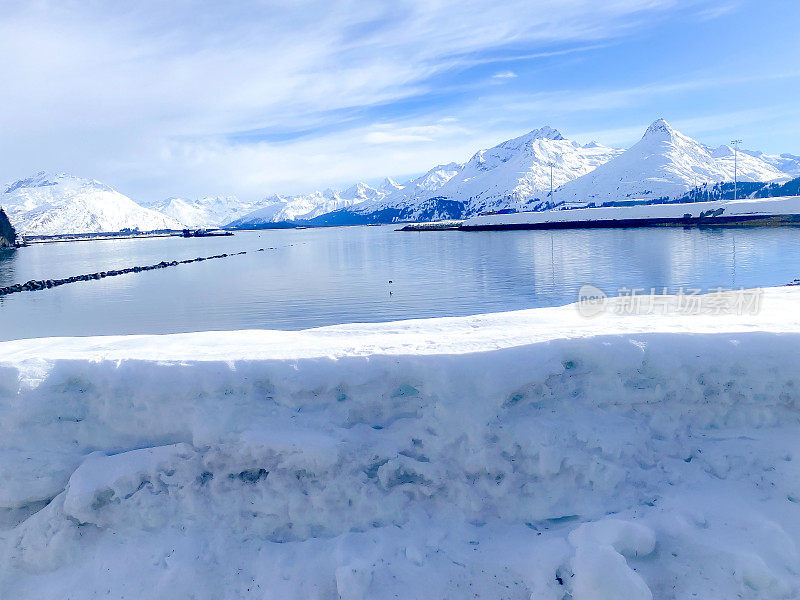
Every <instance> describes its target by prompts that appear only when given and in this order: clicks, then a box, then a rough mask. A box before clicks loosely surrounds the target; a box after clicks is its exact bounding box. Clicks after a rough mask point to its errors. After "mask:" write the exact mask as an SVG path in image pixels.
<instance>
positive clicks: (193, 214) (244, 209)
mask: <svg viewBox="0 0 800 600" xmlns="http://www.w3.org/2000/svg"><path fill="white" fill-rule="evenodd" d="M147 207H148V208H152V209H153V210H157V211H158V212H160V213H163V214H165V215H167V216H168V217H172V218H173V219H175V220H176V221H178V222H180V223H182V224H183V225H185V226H187V227H222V226H224V225H227V224H228V223H230V222H231V221H233V220H234V219H236V218H238V217H240V216H242V215H244V214H246V213H249V212H251V211H253V210H255V209H256V208H257V207H258V203H255V202H245V201H243V200H240V199H239V198H237V197H236V196H207V197H204V198H199V199H197V200H189V199H186V198H167V199H166V200H163V201H161V202H155V203H153V204H148V205H147Z"/></svg>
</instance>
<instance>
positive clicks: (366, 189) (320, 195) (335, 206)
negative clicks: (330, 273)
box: [230, 179, 396, 227]
mask: <svg viewBox="0 0 800 600" xmlns="http://www.w3.org/2000/svg"><path fill="white" fill-rule="evenodd" d="M395 185H396V184H395V183H394V182H393V181H391V180H390V179H386V181H384V184H383V185H382V186H381V187H380V188H373V187H370V186H369V185H367V184H366V183H357V184H355V185H353V186H351V187H349V188H347V189H346V190H343V191H341V192H340V191H336V190H333V189H327V190H325V191H322V192H312V193H311V194H306V195H302V194H300V195H296V196H279V195H277V194H273V195H272V196H267V198H266V199H265V200H264V201H263V202H261V203H260V204H261V206H260V207H259V208H257V209H256V210H254V211H252V212H247V213H246V214H244V215H242V216H241V217H240V218H239V219H236V220H235V221H233V222H232V223H230V225H231V227H242V226H252V225H263V224H266V223H278V222H283V221H308V220H310V219H314V218H315V217H318V216H320V215H324V214H327V213H330V212H334V211H337V210H341V209H345V208H349V207H351V206H354V205H356V204H363V203H367V202H370V201H372V200H376V199H378V198H382V197H384V196H385V195H386V194H387V193H388V192H389V190H390V189H393V186H395ZM241 214H242V213H240V215H241Z"/></svg>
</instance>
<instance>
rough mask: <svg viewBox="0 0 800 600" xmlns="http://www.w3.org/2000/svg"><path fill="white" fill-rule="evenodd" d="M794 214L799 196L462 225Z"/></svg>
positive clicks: (487, 219) (520, 215) (551, 213)
mask: <svg viewBox="0 0 800 600" xmlns="http://www.w3.org/2000/svg"><path fill="white" fill-rule="evenodd" d="M712 214H714V216H713V217H712V216H711V215H712ZM704 215H705V216H704ZM792 215H800V196H782V197H775V198H757V199H746V200H711V201H709V202H689V203H673V204H639V205H634V206H605V207H597V208H574V209H569V210H548V211H540V212H517V213H508V214H499V215H497V214H495V215H479V216H476V217H472V218H470V219H467V220H466V221H464V223H463V225H462V226H463V227H465V228H471V227H478V228H480V227H502V226H514V225H541V224H545V223H587V222H592V221H600V222H608V223H613V222H615V221H621V222H630V221H641V222H642V223H647V222H651V221H662V220H663V221H670V220H671V221H675V222H680V221H681V220H682V219H684V218H689V219H694V220H695V222H696V220H697V219H700V218H701V217H703V218H707V219H709V220H708V221H707V222H708V223H711V222H713V219H714V218H715V217H718V218H719V221H720V222H721V221H722V219H733V218H768V217H788V216H792ZM637 224H638V223H637ZM651 224H652V223H651Z"/></svg>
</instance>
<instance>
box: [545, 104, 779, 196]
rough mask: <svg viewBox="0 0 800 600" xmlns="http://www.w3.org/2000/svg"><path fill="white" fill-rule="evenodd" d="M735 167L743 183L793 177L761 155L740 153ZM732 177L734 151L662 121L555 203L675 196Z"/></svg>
mask: <svg viewBox="0 0 800 600" xmlns="http://www.w3.org/2000/svg"><path fill="white" fill-rule="evenodd" d="M737 163H738V165H737V166H738V169H737V170H738V173H737V176H738V179H739V180H740V181H774V180H781V179H789V178H790V176H789V174H787V173H785V172H783V171H781V170H779V169H778V168H777V167H776V166H775V165H774V164H772V163H771V162H769V161H767V160H764V159H763V158H760V157H759V156H757V153H745V152H739V153H738V159H737ZM733 177H734V157H733V149H731V148H729V147H728V146H721V147H719V148H714V149H711V148H709V147H707V146H705V145H703V144H701V143H699V142H697V141H695V140H693V139H692V138H690V137H688V136H685V135H683V134H682V133H680V132H678V131H676V130H675V129H673V128H672V127H671V126H670V125H669V123H667V122H666V121H665V120H664V119H658V120H657V121H655V122H653V123H652V124H651V125H650V126H649V127H648V128H647V131H645V133H644V136H643V137H642V139H641V140H640V141H638V142H637V143H636V144H634V145H633V146H631V148H630V149H628V150H626V151H625V152H623V153H622V154H620V155H619V156H616V157H615V158H613V159H612V160H610V161H608V162H607V163H605V164H603V165H601V166H599V167H597V168H596V169H594V170H593V171H591V172H590V173H588V174H586V175H583V176H582V177H579V178H577V179H574V180H573V181H570V182H567V183H565V184H564V185H562V186H561V187H560V188H559V189H558V190H556V191H555V193H554V194H553V198H554V200H555V201H556V202H564V203H565V204H567V205H570V204H575V203H577V204H582V203H587V202H594V203H597V204H600V203H603V202H610V201H619V200H629V199H647V198H652V199H656V198H663V197H677V196H680V195H681V194H683V193H685V192H686V191H688V190H689V189H691V188H693V187H695V186H701V185H704V184H713V183H716V182H720V181H733Z"/></svg>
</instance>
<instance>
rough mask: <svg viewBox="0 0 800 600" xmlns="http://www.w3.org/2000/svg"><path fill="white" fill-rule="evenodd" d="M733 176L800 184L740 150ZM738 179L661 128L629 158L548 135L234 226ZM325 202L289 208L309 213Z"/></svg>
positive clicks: (555, 202) (480, 208) (769, 160)
mask: <svg viewBox="0 0 800 600" xmlns="http://www.w3.org/2000/svg"><path fill="white" fill-rule="evenodd" d="M736 167H737V178H738V180H739V181H742V182H744V181H751V182H771V181H776V182H783V181H787V180H789V179H791V178H792V177H796V176H797V175H798V174H800V156H795V155H791V154H782V155H780V156H774V155H767V154H764V153H763V152H758V151H752V150H741V151H739V152H738V154H737V156H736ZM551 169H552V171H551ZM551 173H552V188H553V190H554V192H553V194H552V196H551V194H550V189H551ZM733 179H734V150H733V148H731V147H729V146H719V147H716V148H712V147H710V146H706V145H704V144H701V143H700V142H697V141H695V140H693V139H692V138H690V137H688V136H685V135H683V134H682V133H680V132H678V131H676V130H675V129H673V128H672V127H671V126H670V125H669V124H668V123H667V122H666V121H665V120H663V119H658V120H657V121H655V122H654V123H652V124H651V125H650V126H649V127H648V128H647V130H646V131H645V134H644V136H643V137H642V139H641V140H640V141H639V142H637V143H636V144H635V145H634V146H632V147H631V148H629V149H628V150H619V149H615V148H609V147H606V146H602V145H600V144H598V143H596V142H591V143H589V144H584V145H581V144H578V143H577V142H574V141H570V140H567V139H565V138H564V136H563V135H561V133H560V132H559V131H557V130H555V129H553V128H551V127H547V126H545V127H542V128H540V129H535V130H533V131H531V132H529V133H527V134H525V135H523V136H520V137H517V138H514V139H511V140H508V141H505V142H503V143H501V144H498V145H497V146H494V147H492V148H489V149H486V150H480V151H478V152H477V153H475V154H474V155H473V156H472V158H470V159H469V160H468V161H467V162H466V163H465V164H463V165H462V164H458V163H450V164H448V165H440V166H437V167H434V168H433V169H431V170H430V171H429V172H428V173H426V174H425V175H423V176H422V177H419V178H417V179H413V180H411V181H409V182H406V183H404V184H402V185H398V184H395V183H394V182H391V180H387V181H388V182H389V184H390V185H389V184H387V183H386V182H385V183H384V185H383V186H381V187H380V188H377V189H375V188H369V186H366V184H360V185H362V186H365V187H367V188H369V189H370V193H369V194H365V196H371V197H370V198H368V199H366V200H363V201H361V202H354V203H353V204H352V205H350V206H340V207H339V208H338V209H333V211H330V210H325V209H326V208H329V207H323V208H320V209H319V210H316V211H308V212H306V214H305V215H304V216H303V215H299V214H296V215H295V216H291V215H290V214H289V213H287V212H278V211H272V212H271V211H269V210H262V211H257V212H256V213H252V214H248V215H245V216H243V217H241V218H240V219H238V220H237V221H235V222H234V223H232V226H237V227H253V226H268V225H269V223H272V222H276V221H282V220H294V221H302V222H303V223H304V224H309V225H336V224H359V223H391V222H395V221H432V220H439V219H459V218H464V217H468V216H471V215H475V214H478V213H481V212H490V211H498V210H543V209H546V208H551V207H554V206H570V205H576V204H577V205H585V204H587V203H591V202H595V203H602V202H608V201H615V200H616V201H619V200H630V199H633V198H637V199H657V198H675V197H678V196H681V195H683V194H685V193H686V192H687V191H688V190H690V189H692V188H693V187H696V186H702V185H704V184H714V183H717V182H723V181H733ZM327 193H331V192H327ZM319 194H320V193H319V192H317V193H315V194H311V195H309V196H296V197H293V200H292V201H293V202H295V203H302V204H303V205H304V210H306V209H307V206H306V204H310V205H313V204H315V202H316V201H315V198H316V197H317V196H319Z"/></svg>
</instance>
